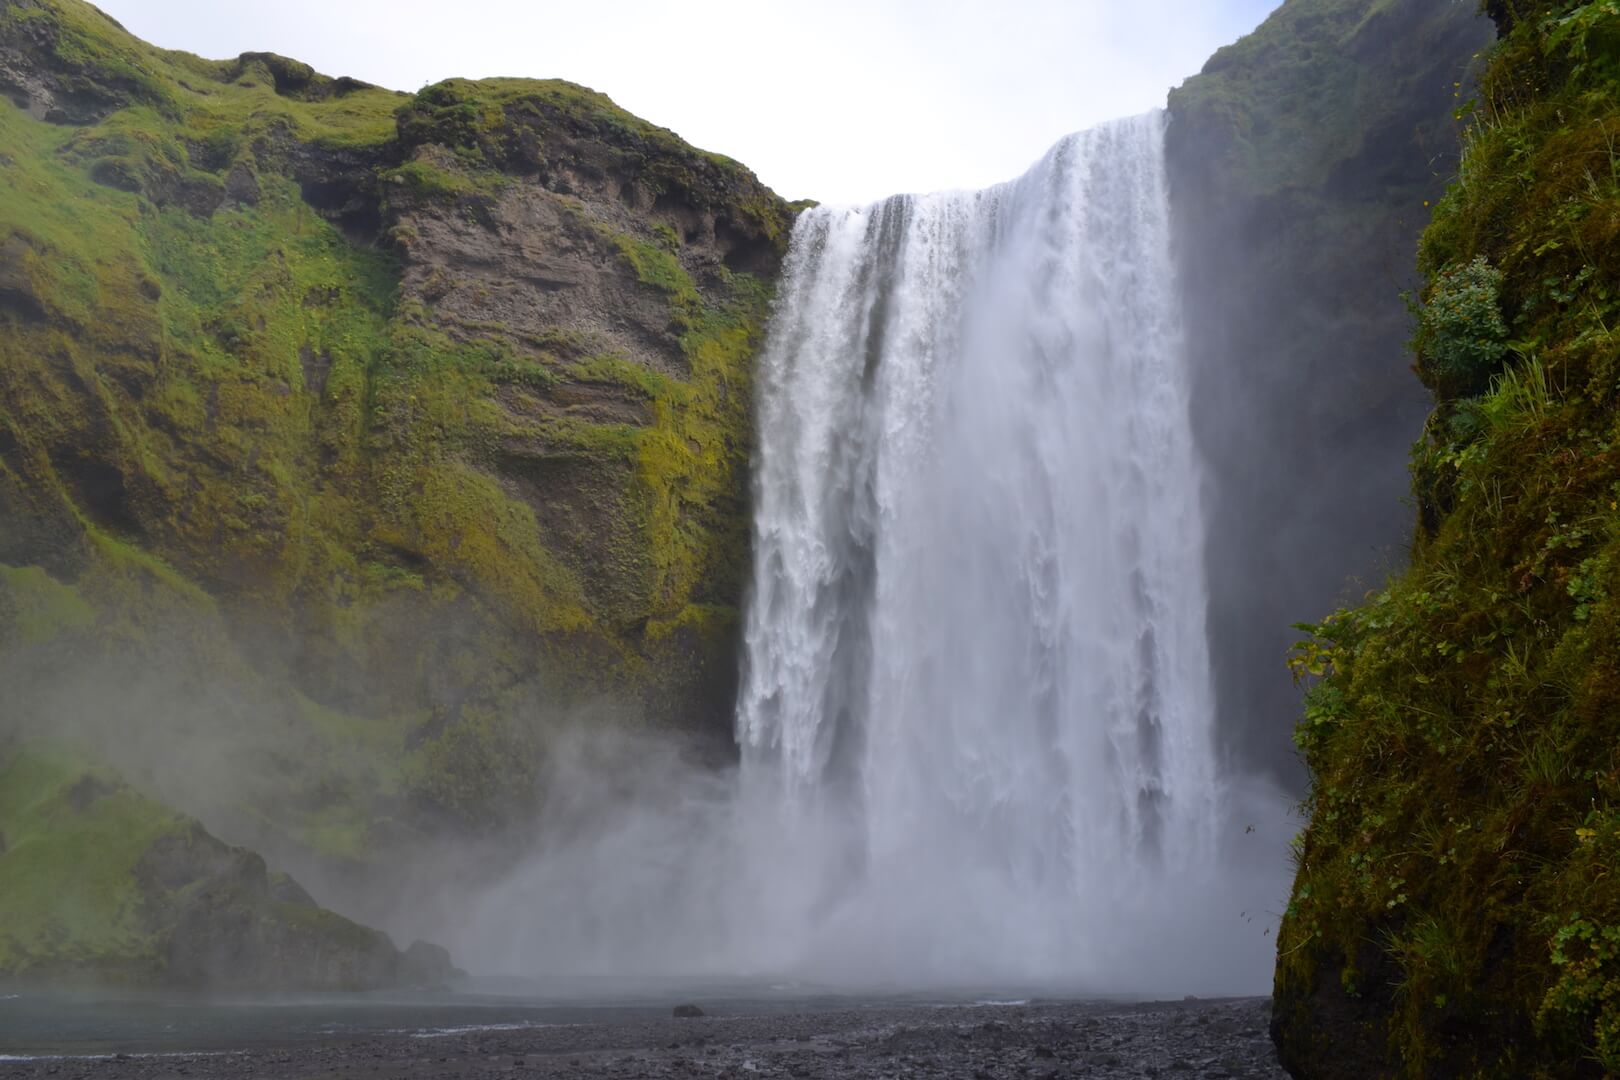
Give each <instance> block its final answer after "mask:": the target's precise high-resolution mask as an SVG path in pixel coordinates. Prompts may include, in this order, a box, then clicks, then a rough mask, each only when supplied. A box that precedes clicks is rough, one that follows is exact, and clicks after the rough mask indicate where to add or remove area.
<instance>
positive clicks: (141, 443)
mask: <svg viewBox="0 0 1620 1080" xmlns="http://www.w3.org/2000/svg"><path fill="white" fill-rule="evenodd" d="M0 91H3V92H4V96H5V97H6V98H7V99H8V103H0V639H3V640H0V645H4V650H3V652H0V668H3V671H0V675H3V676H4V677H5V678H6V680H7V691H6V705H5V713H4V715H3V716H0V735H3V734H6V733H13V734H21V735H25V736H26V735H29V734H32V733H37V732H38V731H39V730H41V729H45V728H49V729H51V730H52V731H63V730H65V731H70V732H72V733H73V734H74V735H76V736H77V737H80V738H83V739H85V740H86V741H88V742H90V743H92V744H94V745H96V746H97V747H98V749H108V748H110V750H111V751H116V752H115V753H113V757H114V758H115V759H116V762H117V764H118V765H119V766H120V767H121V768H123V769H125V770H126V771H127V772H129V774H130V776H131V778H132V780H134V781H136V782H138V783H140V784H142V785H143V786H144V787H147V788H148V789H150V790H152V791H155V792H156V793H158V794H159V795H161V796H163V797H165V798H167V799H168V800H169V801H171V802H173V803H174V804H175V805H178V806H180V807H181V808H182V809H185V810H187V811H190V812H196V813H203V814H204V816H205V820H207V821H208V823H209V825H210V827H211V828H218V829H223V830H224V831H225V832H226V833H227V834H228V835H229V837H230V838H231V839H233V840H235V841H238V842H251V843H253V844H254V845H255V846H261V847H264V848H265V850H267V851H273V852H275V853H277V854H284V855H285V856H286V857H287V858H289V859H291V860H292V861H294V862H295V863H299V865H300V866H310V867H324V869H325V870H330V871H331V872H333V873H335V874H339V875H342V874H349V875H351V876H353V877H355V878H356V879H359V880H365V879H369V878H371V877H374V876H375V875H376V874H378V873H383V872H385V871H386V870H387V869H388V867H389V866H390V865H397V863H398V862H399V861H400V860H401V859H402V858H403V857H404V854H405V853H408V852H410V851H411V850H413V849H415V848H416V847H417V846H418V845H420V844H422V843H425V842H427V841H428V840H430V839H433V838H441V839H442V838H444V837H455V836H466V835H479V836H488V835H492V834H500V833H501V832H503V831H504V830H508V829H510V828H512V827H514V826H516V825H517V824H519V823H522V822H526V821H528V820H529V819H530V816H531V815H532V813H533V811H534V808H535V806H536V805H537V803H538V800H539V799H540V797H541V794H542V793H540V792H537V791H536V788H535V777H536V776H537V775H538V772H539V768H538V765H539V762H540V760H541V759H542V756H543V755H544V753H545V747H546V742H547V733H548V731H549V730H550V729H551V728H552V727H553V726H554V725H555V724H556V723H558V722H559V721H560V719H561V718H563V717H566V716H573V715H577V714H581V713H582V712H584V713H588V714H589V715H590V716H592V717H593V718H596V719H597V720H598V721H599V722H613V723H627V724H655V725H662V726H673V727H679V728H681V729H683V730H686V731H691V732H696V733H699V734H701V735H706V736H709V737H711V738H712V740H713V742H714V743H715V744H716V745H717V746H719V745H724V744H725V742H726V739H727V737H728V736H729V725H730V705H731V699H732V695H733V686H732V682H733V680H734V678H735V671H736V657H735V636H736V628H737V614H736V612H737V605H738V600H739V595H740V590H741V582H742V577H743V574H744V571H745V563H746V544H747V528H748V523H747V507H746V492H747V477H746V471H747V461H748V447H749V441H750V439H751V436H752V432H751V423H750V415H749V414H750V407H751V399H752V395H751V390H750V365H751V359H752V356H753V354H754V352H755V350H756V349H757V348H758V346H759V344H760V336H761V333H762V325H763V320H764V317H765V315H766V312H767V308H768V305H769V300H770V296H771V291H772V286H773V281H774V276H775V274H776V271H777V267H778V263H779V260H780V258H781V255H782V253H783V251H784V249H785V246H786V243H787V234H788V230H789V227H790V223H791V216H792V211H791V208H790V207H788V206H787V205H786V204H784V203H783V202H782V201H781V200H780V199H779V198H777V197H776V196H775V195H774V194H772V193H771V192H770V191H769V190H767V189H766V188H764V187H762V186H761V185H760V184H759V183H758V181H757V180H755V178H754V177H753V175H752V174H751V173H749V172H748V171H747V170H745V169H743V168H742V167H741V166H739V165H737V164H736V163H735V162H732V161H730V160H729V159H726V158H723V157H719V156H717V155H713V154H708V153H705V152H702V151H699V150H696V149H693V148H692V147H689V146H687V145H686V144H685V143H683V142H681V141H680V140H679V139H678V138H676V137H675V136H674V135H672V134H671V133H669V132H667V131H664V130H662V129H659V128H656V127H653V126H651V125H649V124H646V123H644V122H642V121H640V120H638V119H636V118H634V117H632V116H630V115H628V114H626V113H624V112H623V111H621V110H619V109H618V108H616V107H615V106H614V105H613V104H612V102H611V101H609V100H608V99H607V98H605V97H603V96H601V95H599V94H596V93H593V92H592V91H589V90H585V89H583V88H580V87H577V86H573V85H570V84H566V83H561V82H535V81H522V80H491V81H485V82H476V83H475V82H463V81H459V80H452V81H450V82H445V83H441V84H438V85H436V86H431V87H428V88H426V89H424V90H423V91H422V92H421V93H419V94H416V95H405V94H398V93H394V92H390V91H386V90H382V89H378V88H375V87H371V86H367V85H364V84H362V83H358V82H355V81H353V80H349V79H341V78H339V79H332V78H327V77H325V76H322V75H319V74H317V73H315V72H314V71H312V70H311V69H309V68H308V67H307V66H305V65H303V64H300V63H298V62H296V61H293V60H289V59H286V58H283V57H279V56H275V55H270V54H246V55H244V56H242V57H240V58H238V59H235V60H230V61H210V60H203V59H199V58H197V57H194V56H190V55H187V54H182V53H174V52H167V51H163V50H161V49H157V48H154V47H152V46H149V45H147V44H145V43H143V42H140V41H138V40H136V39H135V38H133V37H131V36H130V35H128V34H126V33H125V32H124V31H123V30H122V29H121V28H120V27H119V26H118V25H117V24H116V23H114V22H113V21H112V20H110V19H108V18H107V17H106V16H104V15H102V14H101V13H100V12H99V11H97V10H96V9H94V8H93V7H91V6H89V5H88V4H85V3H81V2H79V0H0ZM216 823H217V824H216ZM300 860H302V861H300Z"/></svg>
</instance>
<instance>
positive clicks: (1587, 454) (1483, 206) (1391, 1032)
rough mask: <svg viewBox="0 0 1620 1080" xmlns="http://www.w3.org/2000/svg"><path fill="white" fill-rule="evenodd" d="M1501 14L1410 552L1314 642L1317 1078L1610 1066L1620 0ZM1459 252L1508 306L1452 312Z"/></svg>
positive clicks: (1302, 1005)
mask: <svg viewBox="0 0 1620 1080" xmlns="http://www.w3.org/2000/svg"><path fill="white" fill-rule="evenodd" d="M1496 14H1497V15H1498V17H1499V19H1498V21H1499V23H1500V24H1501V25H1503V26H1504V27H1508V28H1510V30H1509V32H1507V33H1506V35H1505V36H1504V37H1503V39H1502V41H1501V42H1500V43H1499V44H1498V46H1497V47H1496V49H1495V50H1494V51H1493V52H1492V54H1491V55H1490V57H1489V62H1488V67H1487V69H1486V71H1485V73H1484V75H1483V77H1482V79H1481V81H1480V85H1479V90H1478V93H1479V96H1478V99H1477V102H1476V103H1475V104H1474V106H1473V116H1472V122H1471V125H1470V128H1469V132H1468V136H1467V153H1466V156H1465V158H1464V160H1463V165H1462V168H1461V171H1460V174H1459V177H1458V179H1457V181H1456V183H1455V184H1454V185H1453V187H1452V189H1451V191H1450V192H1449V194H1448V195H1447V196H1446V198H1445V199H1444V200H1443V201H1442V202H1441V203H1440V204H1439V206H1438V207H1437V208H1436V210H1435V215H1434V221H1433V223H1432V224H1431V226H1430V227H1429V230H1428V232H1427V233H1426V234H1425V236H1424V240H1423V246H1422V252H1421V256H1420V262H1421V266H1422V269H1423V271H1424V273H1425V275H1426V285H1425V287H1424V289H1423V291H1422V295H1421V297H1420V300H1421V302H1422V304H1423V305H1424V306H1425V311H1426V312H1427V313H1428V314H1427V315H1426V317H1425V329H1424V330H1423V331H1421V332H1420V333H1419V335H1418V339H1417V344H1418V364H1417V366H1418V370H1419V372H1420V374H1422V375H1423V376H1424V378H1425V381H1426V382H1428V383H1429V385H1430V387H1431V389H1433V390H1434V391H1435V395H1436V398H1435V410H1434V413H1433V415H1432V416H1431V418H1430V421H1429V424H1428V427H1427V430H1426V432H1425V434H1424V436H1423V438H1422V439H1421V440H1420V441H1419V442H1418V444H1417V445H1416V446H1415V447H1414V448H1413V453H1412V473H1413V485H1414V489H1415V492H1416V495H1417V497H1418V502H1419V510H1420V523H1419V524H1420V527H1419V530H1418V534H1417V538H1416V541H1415V544H1414V549H1413V559H1412V566H1411V568H1410V569H1409V570H1408V571H1406V572H1405V573H1404V574H1402V575H1400V576H1398V577H1396V578H1395V579H1393V580H1392V581H1391V582H1390V583H1389V584H1388V586H1387V587H1386V588H1384V589H1381V590H1379V591H1377V592H1375V593H1373V594H1372V595H1370V596H1369V597H1368V598H1367V599H1366V601H1365V602H1363V603H1362V604H1360V605H1358V606H1356V607H1353V608H1349V609H1346V610H1343V611H1340V612H1338V613H1336V614H1334V615H1333V616H1331V617H1330V618H1328V619H1326V620H1325V621H1323V622H1322V623H1320V624H1318V625H1317V626H1315V627H1312V628H1311V630H1312V636H1311V637H1310V638H1309V639H1308V640H1307V641H1306V642H1305V643H1303V644H1302V646H1301V649H1300V651H1299V652H1298V654H1297V657H1298V660H1297V663H1298V667H1299V670H1300V672H1301V674H1302V675H1303V676H1304V677H1306V678H1307V680H1309V681H1311V682H1312V686H1311V689H1310V692H1309V696H1308V698H1307V709H1306V714H1305V719H1304V721H1303V722H1302V724H1301V725H1300V727H1299V730H1298V736H1297V739H1298V742H1299V744H1300V746H1301V748H1302V749H1303V750H1304V752H1305V755H1306V758H1307V761H1308V763H1309V765H1310V767H1311V770H1312V776H1313V784H1312V789H1311V795H1310V799H1309V803H1308V807H1309V809H1310V812H1311V818H1310V825H1309V828H1308V829H1307V830H1306V832H1305V834H1304V836H1303V837H1302V839H1301V843H1300V848H1299V872H1298V877H1297V880H1296V883H1295V887H1294V893H1293V897H1292V899H1291V901H1290V905H1289V909H1288V914H1287V917H1286V918H1285V920H1284V923H1283V927H1282V933H1281V939H1280V941H1279V947H1280V953H1279V963H1278V971H1277V1034H1278V1037H1279V1045H1280V1046H1281V1047H1282V1049H1283V1052H1284V1060H1285V1062H1287V1063H1288V1064H1289V1065H1290V1066H1291V1067H1293V1068H1295V1069H1297V1070H1298V1072H1299V1074H1300V1075H1310V1076H1340V1075H1351V1074H1352V1072H1353V1070H1354V1068H1355V1067H1357V1066H1358V1065H1359V1066H1360V1067H1362V1068H1363V1069H1364V1070H1368V1069H1371V1070H1376V1071H1380V1072H1384V1073H1388V1074H1396V1075H1406V1076H1414V1077H1416V1076H1441V1075H1444V1076H1492V1077H1498V1076H1499V1077H1509V1076H1514V1077H1522V1076H1546V1077H1579V1076H1594V1077H1595V1076H1602V1075H1612V1074H1614V1073H1615V1072H1617V1071H1620V1035H1617V1033H1620V953H1617V951H1616V949H1615V947H1614V943H1615V941H1616V940H1617V938H1620V931H1617V930H1616V929H1615V928H1616V927H1620V888H1617V887H1616V885H1615V882H1614V881H1613V879H1612V877H1611V876H1610V868H1611V867H1612V865H1613V864H1612V856H1613V854H1614V853H1615V852H1616V851H1617V850H1620V847H1617V846H1616V845H1617V844H1620V834H1617V832H1616V830H1617V828H1620V814H1617V813H1616V811H1615V809H1614V806H1615V804H1616V799H1617V796H1620V788H1617V784H1620V758H1617V756H1616V751H1617V748H1620V726H1617V724H1620V682H1617V681H1616V678H1615V672H1617V671H1620V607H1617V605H1616V597H1617V596H1620V593H1617V591H1616V588H1617V586H1620V579H1617V578H1616V568H1617V567H1620V510H1617V506H1620V453H1617V452H1616V451H1615V450H1614V448H1613V444H1614V443H1615V441H1616V439H1617V437H1620V427H1617V423H1616V417H1617V415H1620V397H1617V395H1620V368H1617V364H1620V347H1617V346H1620V342H1617V341H1616V340H1615V337H1614V333H1613V330H1612V328H1613V327H1615V326H1616V325H1617V321H1620V262H1617V261H1616V259H1617V255H1616V253H1617V252H1620V235H1617V234H1620V171H1617V170H1616V169H1615V168H1613V167H1611V166H1612V165H1613V164H1614V163H1615V162H1616V161H1620V159H1617V158H1616V157H1615V154H1614V143H1613V140H1612V137H1611V136H1610V135H1609V134H1606V133H1612V132H1614V131H1616V130H1620V77H1617V75H1620V73H1617V71H1616V69H1615V65H1613V64H1612V63H1610V62H1609V59H1608V58H1609V57H1610V56H1611V55H1612V51H1611V49H1610V45H1611V44H1612V42H1613V41H1615V40H1616V36H1615V35H1616V34H1620V9H1616V8H1615V6H1614V5H1613V4H1611V3H1603V2H1597V3H1569V2H1562V3H1553V2H1539V3H1523V4H1517V5H1512V14H1513V15H1514V16H1515V17H1513V18H1509V17H1508V15H1509V12H1508V11H1507V10H1506V9H1505V8H1504V9H1503V10H1500V11H1498V12H1496ZM1470 267H1475V268H1481V267H1482V268H1485V270H1486V271H1488V273H1487V272H1485V271H1469V269H1468V268H1470ZM1465 273H1472V274H1473V279H1477V280H1478V281H1479V282H1481V283H1483V284H1481V286H1480V288H1479V289H1477V290H1476V292H1478V294H1479V295H1478V296H1475V297H1473V298H1472V300H1471V301H1470V302H1471V303H1474V305H1475V307H1480V306H1481V305H1486V306H1487V307H1488V308H1490V309H1494V310H1484V311H1483V314H1481V313H1479V312H1475V313H1474V314H1471V315H1468V316H1467V318H1466V319H1464V318H1463V315H1464V314H1466V313H1462V314H1459V312H1460V309H1458V308H1455V304H1456V302H1457V301H1456V297H1455V296H1454V295H1453V294H1454V293H1455V292H1456V288H1457V286H1456V282H1457V281H1458V280H1459V275H1461V274H1465ZM1487 286H1488V287H1487ZM1459 319H1462V320H1463V322H1462V324H1458V322H1457V320H1459ZM1447 320H1450V321H1449V322H1448V321H1447ZM1498 321H1499V322H1500V324H1501V325H1503V326H1505V328H1506V334H1505V335H1503V334H1500V333H1496V332H1494V331H1493V330H1492V329H1491V328H1492V327H1493V326H1495V325H1497V324H1498ZM1458 325H1464V326H1465V327H1466V326H1477V327H1478V331H1477V332H1473V331H1470V332H1466V333H1456V332H1453V331H1455V330H1456V328H1457V326H1458ZM1437 328H1439V329H1437ZM1448 328H1449V329H1448ZM1442 331H1444V335H1442ZM1503 337H1507V339H1508V340H1507V341H1506V343H1505V348H1504V343H1503V340H1502V339H1503ZM1459 371H1461V372H1463V373H1465V374H1466V375H1467V377H1462V378H1459V377H1458V373H1459ZM1365 1074H1366V1073H1365V1071H1363V1073H1362V1075H1365Z"/></svg>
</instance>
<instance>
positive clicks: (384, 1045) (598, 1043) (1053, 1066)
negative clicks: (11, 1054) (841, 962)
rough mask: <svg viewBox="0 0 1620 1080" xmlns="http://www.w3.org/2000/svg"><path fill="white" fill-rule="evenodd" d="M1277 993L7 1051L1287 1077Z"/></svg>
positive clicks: (526, 1068) (249, 1072)
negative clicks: (202, 1049) (207, 1049)
mask: <svg viewBox="0 0 1620 1080" xmlns="http://www.w3.org/2000/svg"><path fill="white" fill-rule="evenodd" d="M1269 1016H1270V1002H1269V1001H1267V1000H1265V999H1259V998H1248V999H1240V1000H1219V1001H1178V1002H1158V1003H1150V1004H1119V1003H1061V1004H1059V1003H1054V1004H1044V1003H1032V1004H1027V1005H994V1006H983V1005H976V1006H943V1007H918V1006H912V1007H879V1008H862V1009H851V1010H847V1011H837V1012H810V1013H803V1014H797V1015H773V1016H758V1015H753V1016H715V1015H709V1016H703V1017H698V1018H689V1019H675V1018H673V1017H671V1018H669V1019H660V1020H652V1021H647V1020H639V1021H628V1022H626V1021H609V1022H596V1023H583V1024H564V1025H549V1026H534V1027H524V1028H521V1029H518V1030H504V1031H488V1030H485V1031H465V1032H459V1033H450V1034H438V1035H430V1036H428V1035H421V1034H410V1033H398V1034H390V1035H387V1036H383V1037H380V1038H378V1037H373V1038H365V1039H356V1040H352V1041H342V1042H332V1043H324V1044H306V1045H296V1046H285V1047H260V1048H255V1049H252V1050H243V1051H235V1052H229V1053H207V1054H193V1055H174V1054H169V1055H154V1056H138V1055H137V1056H112V1057H101V1058H71V1057H69V1058H56V1059H48V1060H46V1059H41V1060H34V1061H4V1060H0V1078H12V1077H16V1078H19V1080H20V1078H23V1077H30V1078H32V1077H42V1076H50V1077H57V1078H60V1080H67V1078H72V1077H85V1078H92V1080H125V1078H129V1080H171V1078H174V1080H178V1078H185V1080H196V1078H202V1077H232V1078H235V1077H274V1078H286V1080H314V1078H328V1077H330V1078H340V1077H341V1078H344V1080H351V1078H357V1077H358V1078H372V1077H402V1078H410V1080H428V1078H444V1080H464V1078H465V1080H473V1078H492V1077H500V1078H502V1080H507V1078H514V1077H525V1076H533V1077H620V1078H630V1077H660V1078H661V1077H670V1078H680V1080H695V1078H699V1077H715V1078H725V1080H759V1078H762V1077H785V1078H792V1080H815V1078H823V1077H826V1078H833V1077H837V1078H853V1080H864V1078H872V1080H878V1078H884V1080H904V1078H912V1080H924V1078H931V1077H963V1078H972V1080H1025V1078H1029V1080H1059V1078H1068V1077H1076V1078H1079V1077H1085V1078H1088V1080H1093V1078H1094V1080H1107V1078H1116V1077H1119V1078H1123V1077H1131V1078H1135V1077H1165V1078H1172V1080H1216V1078H1257V1080H1258V1078H1264V1080H1283V1078H1284V1077H1285V1074H1284V1073H1283V1072H1282V1070H1281V1069H1280V1068H1279V1067H1278V1066H1277V1064H1276V1055H1275V1053H1274V1051H1273V1050H1272V1047H1271V1043H1270V1041H1269V1039H1268V1038H1267V1036H1266V1023H1267V1020H1268V1018H1269Z"/></svg>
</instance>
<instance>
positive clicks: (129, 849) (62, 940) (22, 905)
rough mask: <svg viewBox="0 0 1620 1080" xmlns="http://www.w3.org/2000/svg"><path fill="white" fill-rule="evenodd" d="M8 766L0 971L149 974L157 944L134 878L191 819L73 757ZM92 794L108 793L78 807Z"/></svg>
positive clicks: (2, 793) (42, 755)
mask: <svg viewBox="0 0 1620 1080" xmlns="http://www.w3.org/2000/svg"><path fill="white" fill-rule="evenodd" d="M9 757H10V760H8V761H5V762H4V763H3V767H0V830H3V835H4V837H5V845H4V849H3V851H0V925H3V926H4V928H5V929H4V930H3V931H0V972H5V973H8V974H18V973H26V972H27V971H28V969H29V968H30V967H31V966H33V965H35V964H40V963H46V964H49V965H51V966H52V967H53V968H56V969H63V968H66V969H70V970H71V969H75V968H77V969H79V970H84V971H96V972H98V973H100V974H103V975H124V976H126V977H137V978H138V977H140V976H141V975H143V974H148V973H149V972H150V971H151V970H152V969H155V968H156V967H157V966H158V951H157V943H156V941H155V939H154V935H153V933H152V928H151V927H150V926H149V925H148V924H147V921H146V919H145V917H144V915H145V912H144V910H143V897H142V894H141V891H140V889H139V887H138V885H137V882H136V879H135V876H134V869H135V865H136V863H137V862H139V860H140V858H141V856H142V855H143V854H144V853H145V852H146V850H147V848H149V847H150V846H151V844H152V842H153V841H154V840H156V839H158V838H159V837H160V836H163V835H165V834H166V833H172V832H175V831H178V830H180V829H181V828H183V827H184V824H185V823H184V819H182V818H180V817H177V816H176V815H175V814H173V813H172V812H170V811H168V810H166V809H165V808H163V807H161V806H159V805H157V804H155V803H153V802H152V801H151V800H149V799H146V798H144V797H142V796H141V795H138V794H136V793H135V792H133V791H131V790H130V789H129V788H127V787H124V786H123V785H122V784H120V783H119V782H118V780H117V778H116V776H114V775H113V774H111V773H109V772H107V771H106V770H104V769H96V768H89V767H86V765H85V763H84V762H83V761H82V760H80V759H78V758H76V757H75V756H74V755H72V754H71V753H70V752H67V751H64V750H60V749H56V748H38V747H36V748H33V749H30V750H28V751H26V752H22V753H14V754H11V755H9ZM87 785H88V786H97V785H99V786H101V787H103V788H104V789H105V790H106V791H107V792H108V793H107V794H105V795H103V796H102V797H100V798H97V799H94V800H93V801H88V802H86V801H84V800H82V799H80V800H76V799H75V797H74V795H75V791H76V790H78V791H84V790H86V786H87ZM81 803H82V805H81Z"/></svg>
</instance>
